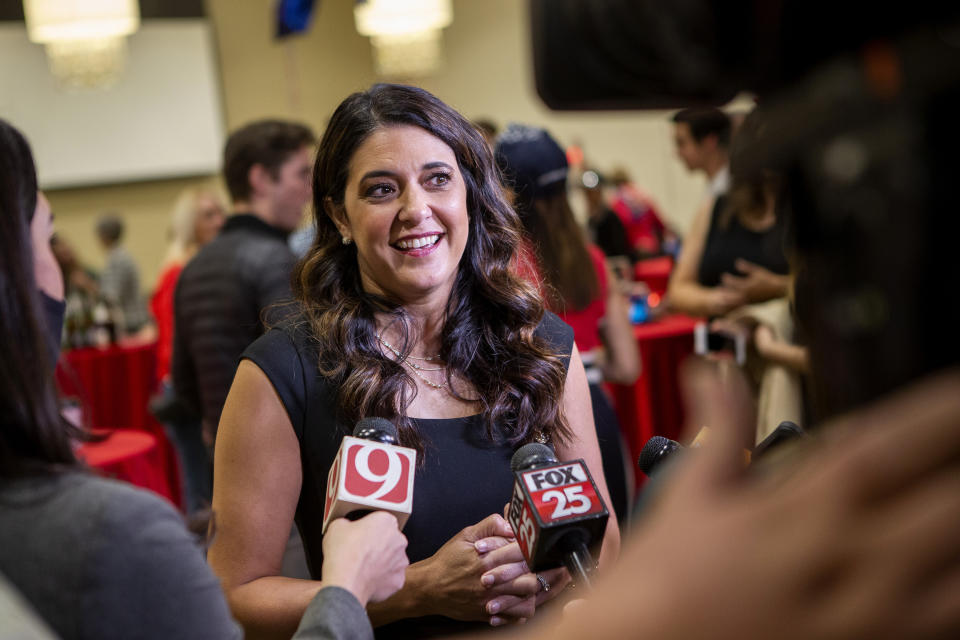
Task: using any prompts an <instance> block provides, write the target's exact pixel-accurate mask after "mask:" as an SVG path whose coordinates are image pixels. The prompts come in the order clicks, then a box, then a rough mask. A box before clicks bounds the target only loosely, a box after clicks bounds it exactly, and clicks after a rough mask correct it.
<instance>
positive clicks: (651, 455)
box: [637, 420, 806, 476]
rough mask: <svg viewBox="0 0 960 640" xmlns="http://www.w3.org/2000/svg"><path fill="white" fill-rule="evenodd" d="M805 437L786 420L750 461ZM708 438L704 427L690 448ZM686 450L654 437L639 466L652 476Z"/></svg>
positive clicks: (670, 441) (673, 442)
mask: <svg viewBox="0 0 960 640" xmlns="http://www.w3.org/2000/svg"><path fill="white" fill-rule="evenodd" d="M805 435H806V432H805V431H804V430H803V429H802V428H800V427H798V426H797V425H796V424H795V423H793V422H790V421H789V420H784V421H783V422H781V423H780V424H779V425H777V428H776V429H774V430H773V431H771V432H770V435H768V436H767V437H766V438H764V439H763V440H762V441H761V442H760V443H759V444H757V445H756V446H755V447H754V448H753V450H752V451H751V452H750V454H749V455H750V460H751V462H752V461H754V460H757V459H758V458H763V457H765V456H767V455H769V454H770V452H771V451H773V450H775V449H778V448H779V447H781V446H783V445H784V444H786V443H787V442H790V441H792V440H797V439H799V438H802V437H804V436H805ZM708 437H709V430H708V429H707V428H706V427H704V428H703V429H701V430H700V433H698V434H697V437H696V438H694V439H693V442H692V443H691V444H690V446H691V447H698V446H701V444H702V441H703V440H705V439H706V438H708ZM685 448H686V447H684V446H683V445H682V444H680V443H679V442H677V441H676V440H670V439H669V438H664V437H663V436H653V437H652V438H650V439H649V440H647V443H646V444H645V445H643V449H641V450H640V458H639V460H638V461H637V464H638V465H639V466H640V470H641V471H643V472H644V473H645V474H647V476H652V475H653V473H654V472H655V471H656V470H657V469H658V468H659V467H660V465H662V464H663V463H664V462H666V461H667V460H669V459H671V458H672V457H673V455H674V454H675V453H676V452H678V451H681V450H683V449H685Z"/></svg>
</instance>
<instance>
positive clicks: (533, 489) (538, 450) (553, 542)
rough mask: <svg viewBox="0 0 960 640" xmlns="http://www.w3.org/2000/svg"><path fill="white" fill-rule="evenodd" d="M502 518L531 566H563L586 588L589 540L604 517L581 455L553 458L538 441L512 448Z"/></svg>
mask: <svg viewBox="0 0 960 640" xmlns="http://www.w3.org/2000/svg"><path fill="white" fill-rule="evenodd" d="M510 468H511V469H512V470H513V475H514V485H513V497H512V498H511V500H510V509H509V512H508V518H507V519H508V520H509V521H510V526H511V527H513V531H514V533H515V534H516V536H517V543H518V544H519V545H520V550H521V551H522V552H523V557H524V558H525V559H526V561H527V566H528V567H530V570H531V571H534V572H537V571H543V570H546V569H554V568H556V567H560V566H565V567H567V570H568V571H570V574H571V575H572V576H573V577H574V579H575V580H577V582H578V583H580V584H582V585H584V586H585V587H587V588H590V587H591V586H592V585H591V579H590V575H591V574H592V573H593V571H594V570H595V569H596V566H597V565H596V562H594V560H593V556H592V555H591V554H590V546H591V545H593V544H594V543H595V542H598V541H600V540H602V539H603V534H604V532H605V531H606V528H607V520H608V519H609V517H610V513H609V511H607V507H606V505H605V504H604V503H603V499H602V498H601V497H600V493H599V491H597V486H596V484H594V482H593V477H592V476H591V475H590V471H589V470H588V469H587V465H586V463H584V461H583V460H573V461H570V462H559V461H558V460H557V457H556V454H554V452H553V450H552V449H551V448H550V447H548V446H546V445H543V444H539V443H535V442H534V443H530V444H526V445H524V446H522V447H520V448H519V449H517V451H516V452H515V453H514V454H513V458H512V459H511V461H510Z"/></svg>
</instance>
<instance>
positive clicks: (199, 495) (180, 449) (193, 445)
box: [150, 187, 226, 513]
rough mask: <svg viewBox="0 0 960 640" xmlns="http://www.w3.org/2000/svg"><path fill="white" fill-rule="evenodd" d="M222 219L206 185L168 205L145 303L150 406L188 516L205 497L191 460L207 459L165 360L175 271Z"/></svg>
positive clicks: (203, 480)
mask: <svg viewBox="0 0 960 640" xmlns="http://www.w3.org/2000/svg"><path fill="white" fill-rule="evenodd" d="M225 220H226V214H225V210H224V206H223V200H222V198H221V196H220V195H219V194H217V192H216V191H215V190H214V189H212V188H209V187H192V188H188V189H185V190H184V191H183V192H181V193H180V196H179V197H178V198H177V201H176V203H175V204H174V207H173V212H172V214H171V220H170V247H169V248H168V249H167V255H166V257H165V258H164V260H163V266H162V267H161V268H160V276H159V277H158V278H157V285H156V287H155V288H154V292H153V297H152V298H151V299H150V311H151V313H153V317H154V319H155V320H156V324H157V380H158V381H159V383H160V394H159V396H158V397H157V398H156V399H155V400H154V402H153V403H152V404H151V409H152V410H153V411H154V414H155V415H156V416H157V417H158V418H159V419H160V420H161V421H162V422H164V423H165V424H166V425H167V432H168V433H169V434H170V436H171V440H172V441H173V443H174V446H175V447H176V448H177V453H178V454H179V456H180V462H181V467H182V468H183V471H184V488H185V493H186V506H187V511H188V513H193V512H195V511H197V510H198V509H200V508H201V507H202V506H203V501H204V496H205V497H206V500H207V501H209V498H210V488H209V485H210V480H209V478H207V477H205V476H206V475H207V474H206V467H205V466H204V467H202V472H201V471H199V470H196V469H195V465H194V464H193V463H192V460H193V459H194V457H195V456H199V455H202V456H206V453H205V451H204V449H203V442H202V441H201V440H200V438H199V435H197V434H198V433H199V430H198V429H197V428H196V427H195V426H194V427H190V428H185V427H184V423H185V422H188V421H190V420H192V419H196V418H191V417H190V416H188V415H186V412H185V411H181V410H179V404H178V403H177V401H176V397H175V395H174V393H173V387H172V384H171V381H170V361H171V358H172V356H173V293H174V291H175V290H176V288H177V280H178V279H179V278H180V272H181V271H182V270H183V267H184V265H186V264H187V262H189V260H190V258H192V257H193V256H194V254H195V253H196V252H197V251H198V250H199V249H200V247H202V246H204V245H205V244H207V243H208V242H210V241H211V240H213V239H214V238H215V237H216V235H217V233H219V231H220V227H222V226H223V223H224V221H225Z"/></svg>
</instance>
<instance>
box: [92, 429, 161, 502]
mask: <svg viewBox="0 0 960 640" xmlns="http://www.w3.org/2000/svg"><path fill="white" fill-rule="evenodd" d="M97 433H99V434H105V435H106V436H107V438H106V440H102V441H100V442H86V443H84V444H82V445H81V446H80V448H79V449H78V450H77V457H79V458H80V459H81V460H83V461H84V462H86V463H87V464H88V465H90V466H91V467H92V468H93V469H95V470H96V471H97V472H98V473H99V474H100V475H102V476H105V477H107V478H116V479H117V480H124V481H126V482H129V483H130V484H133V485H136V486H138V487H143V488H144V489H150V490H151V491H154V492H155V493H158V494H160V495H161V496H163V497H164V498H166V499H167V500H170V502H173V503H174V504H176V503H177V502H178V500H177V496H178V495H179V494H178V492H177V490H176V488H175V487H172V486H170V481H169V478H168V475H167V471H166V468H165V463H164V460H163V455H162V454H161V452H160V449H159V448H158V447H157V438H156V437H155V436H153V435H152V434H150V433H147V432H146V431H134V430H131V429H117V430H114V431H97Z"/></svg>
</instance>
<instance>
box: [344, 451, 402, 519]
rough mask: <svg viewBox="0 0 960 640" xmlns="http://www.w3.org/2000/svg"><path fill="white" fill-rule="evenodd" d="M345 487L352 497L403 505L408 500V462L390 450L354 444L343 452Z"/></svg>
mask: <svg viewBox="0 0 960 640" xmlns="http://www.w3.org/2000/svg"><path fill="white" fill-rule="evenodd" d="M346 465H347V473H346V477H345V479H344V488H345V489H346V490H347V491H348V492H349V493H351V494H353V495H355V496H358V497H363V498H369V499H373V500H380V501H382V502H392V503H395V504H403V503H404V502H406V500H407V485H408V484H409V482H408V480H409V478H410V460H409V458H407V457H406V456H404V455H401V454H400V453H398V452H397V451H394V450H393V449H391V448H389V447H379V446H376V445H372V444H362V443H357V444H353V445H351V446H350V448H349V449H348V450H347V452H346Z"/></svg>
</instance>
